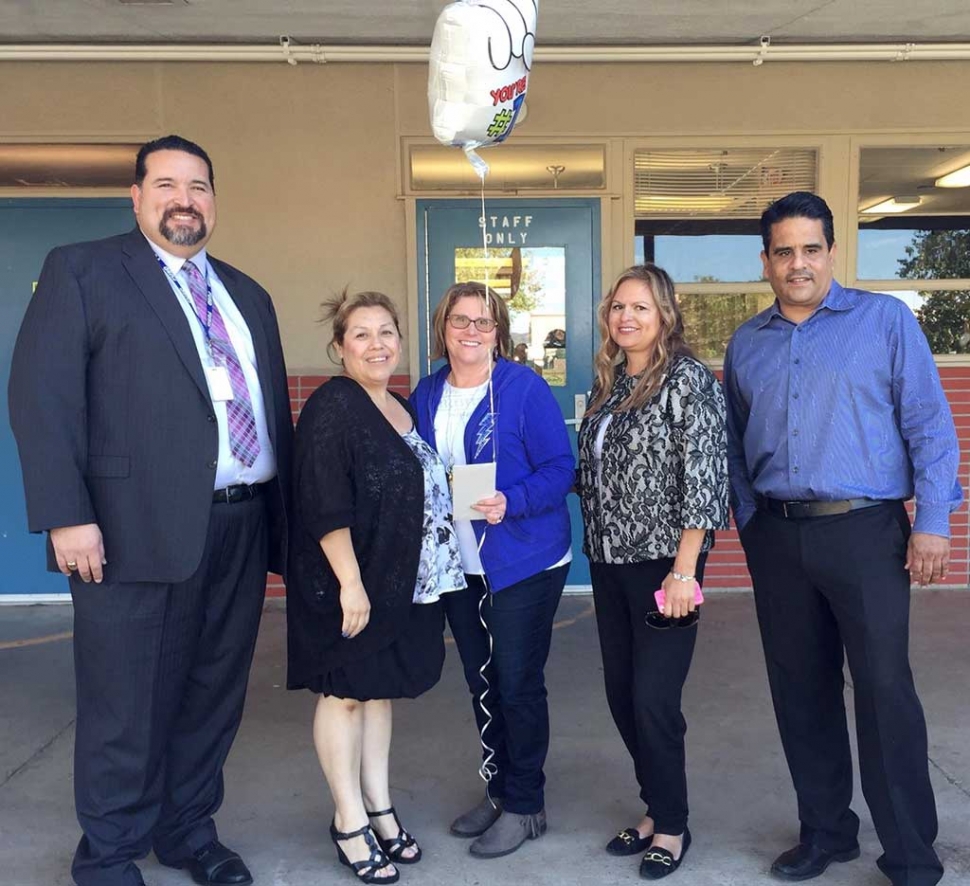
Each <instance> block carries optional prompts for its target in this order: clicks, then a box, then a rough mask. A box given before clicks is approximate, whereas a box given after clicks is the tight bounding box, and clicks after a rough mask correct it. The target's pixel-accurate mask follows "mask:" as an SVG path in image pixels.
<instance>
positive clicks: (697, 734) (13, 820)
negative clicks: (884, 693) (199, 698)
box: [0, 591, 970, 886]
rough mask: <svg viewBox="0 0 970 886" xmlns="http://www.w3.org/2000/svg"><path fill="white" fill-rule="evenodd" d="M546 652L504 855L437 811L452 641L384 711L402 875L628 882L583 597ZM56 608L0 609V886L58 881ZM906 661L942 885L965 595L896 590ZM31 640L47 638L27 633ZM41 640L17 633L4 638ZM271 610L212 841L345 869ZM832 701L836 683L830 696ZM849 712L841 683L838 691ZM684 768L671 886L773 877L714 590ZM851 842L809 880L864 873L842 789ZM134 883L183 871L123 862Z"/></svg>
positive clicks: (763, 779) (459, 758) (624, 812)
mask: <svg viewBox="0 0 970 886" xmlns="http://www.w3.org/2000/svg"><path fill="white" fill-rule="evenodd" d="M558 618H559V621H558V625H557V630H556V634H555V637H554V640H553V649H552V656H551V659H550V663H549V667H548V672H547V673H548V685H549V702H550V710H551V716H552V730H553V738H552V747H551V750H550V754H549V760H548V763H547V766H546V775H547V780H548V783H547V795H546V809H547V812H548V816H549V832H548V834H547V835H546V836H545V837H543V838H542V839H541V840H537V841H535V842H532V843H527V844H526V845H525V846H524V847H523V848H522V849H521V850H520V851H519V852H517V853H515V854H514V855H511V856H509V857H507V858H504V859H498V860H494V861H478V860H476V859H473V858H472V857H471V856H469V855H468V852H467V848H468V843H467V842H464V841H461V840H458V839H456V838H454V837H451V836H449V834H448V823H449V822H450V820H451V818H452V817H453V816H454V815H455V814H457V813H458V812H461V811H463V810H464V809H465V808H466V807H468V806H470V805H471V804H473V803H474V802H476V801H477V799H478V798H479V797H480V796H481V792H482V786H481V783H480V782H479V780H478V777H477V775H476V766H477V760H478V747H477V740H476V735H475V731H474V725H473V721H472V716H471V708H470V705H469V703H468V700H467V694H466V689H465V687H464V683H463V681H462V678H461V672H460V668H459V665H458V659H457V655H456V653H455V650H454V647H453V646H450V647H449V652H448V660H447V662H446V665H445V674H444V677H443V679H442V681H441V683H440V684H439V685H438V686H437V687H436V688H435V689H434V690H433V691H431V692H430V693H428V694H427V695H426V696H424V697H423V698H421V699H418V700H417V701H413V702H399V703H397V704H396V706H395V735H394V744H393V751H392V772H391V776H392V785H393V794H394V802H395V804H396V805H397V808H398V810H399V811H400V813H401V817H402V819H403V821H404V822H405V824H406V826H407V827H408V829H410V830H411V831H412V832H413V833H414V834H415V835H416V836H417V837H418V838H419V840H420V842H421V844H422V846H423V847H424V853H425V859H424V860H423V861H422V862H421V864H420V865H418V866H417V867H413V868H408V867H402V870H401V882H402V883H421V884H427V886H437V884H441V886H445V884H448V886H453V884H459V886H460V884H469V886H473V884H489V886H504V884H520V883H530V884H537V886H538V884H573V883H576V884H579V883H584V884H585V883H599V884H604V886H608V884H618V883H630V882H633V881H634V880H636V879H637V865H638V858H637V857H633V858H628V859H615V858H611V857H610V856H608V855H606V854H605V853H604V852H603V850H602V847H603V845H604V844H605V842H606V841H607V840H608V839H609V838H610V836H612V834H613V833H614V832H615V831H616V830H617V829H619V828H621V827H626V826H628V825H631V824H633V823H634V822H635V821H636V819H637V818H638V816H639V814H640V813H641V812H642V808H641V806H640V804H639V801H638V799H637V791H636V789H635V787H634V783H633V777H632V766H631V764H630V762H629V759H628V757H627V755H626V752H625V750H624V749H623V747H622V745H621V742H620V739H619V737H618V735H617V734H616V730H615V728H614V726H613V723H612V721H611V719H610V716H609V713H608V711H607V708H606V702H605V699H604V695H603V687H602V673H601V665H600V659H599V650H598V646H597V640H596V630H595V621H594V618H593V612H592V601H591V599H590V598H589V597H567V598H564V600H563V603H562V605H561V606H560V611H559V616H558ZM70 629H71V611H70V608H69V607H64V606H57V607H54V606H52V607H16V608H0V884H3V886H34V884H45V886H52V884H57V886H61V884H64V886H67V884H70V883H71V878H70V873H69V869H70V861H71V856H72V854H73V850H74V846H75V844H76V842H77V839H78V836H79V831H78V827H77V822H76V820H75V818H74V811H73V800H72V779H71V770H72V759H71V757H72V752H73V743H74V729H73V722H74V677H73V666H72V660H71V641H70V638H69V636H68V637H61V638H60V639H58V635H61V634H65V633H68V632H69V631H70ZM912 636H913V642H912V657H913V663H914V669H915V672H916V679H917V684H918V686H919V689H920V692H921V696H922V700H923V704H924V707H925V709H926V714H927V720H928V721H929V726H930V764H931V771H932V777H933V783H934V786H935V789H936V792H937V793H936V796H937V804H938V807H939V813H940V837H939V841H938V843H937V847H938V850H939V852H940V855H941V856H942V858H943V861H944V864H945V865H946V867H947V875H946V877H945V878H944V880H943V883H944V884H947V886H957V884H970V706H968V704H967V701H968V689H967V687H968V677H970V643H968V637H970V593H966V592H961V591H930V592H920V593H918V594H915V595H914V603H913V630H912ZM44 638H47V639H44ZM38 639H39V640H41V642H36V643H30V644H29V645H23V642H22V641H33V640H38ZM284 653H285V614H284V613H283V611H282V610H280V609H279V608H278V607H276V606H273V605H271V606H269V607H268V608H267V610H266V612H265V614H264V618H263V623H262V630H261V634H260V638H259V645H258V648H257V653H256V663H255V665H254V667H253V672H252V679H251V682H250V693H249V700H248V706H247V711H246V717H245V719H244V721H243V726H242V729H241V731H240V734H239V737H238V739H237V741H236V744H235V747H234V749H233V752H232V756H231V757H230V760H229V764H228V767H227V771H226V786H227V790H226V801H225V804H224V806H223V808H222V811H221V812H220V814H219V816H218V819H217V821H218V825H219V831H220V836H221V837H222V839H223V840H224V841H225V842H226V843H227V844H228V845H229V846H231V847H232V848H233V849H236V850H237V851H239V852H240V853H241V854H242V855H243V857H244V858H245V859H246V861H247V863H248V864H249V866H250V868H251V869H252V871H253V874H254V876H255V878H256V884H257V886H318V884H330V883H335V884H340V883H345V884H350V883H352V882H353V878H352V876H351V874H350V872H349V871H348V870H347V869H345V868H342V867H340V866H339V865H338V863H337V860H336V855H335V852H334V849H333V846H332V845H331V843H330V840H329V836H328V834H327V827H328V824H329V822H330V818H331V815H332V812H333V808H332V804H331V801H330V797H329V794H328V792H327V788H326V784H325V783H324V781H323V776H322V775H321V773H320V770H319V767H318V764H317V761H316V756H315V754H314V751H313V746H312V742H311V736H310V718H311V714H312V709H313V698H312V696H310V695H309V694H308V693H305V692H303V693H291V692H287V691H286V690H285V689H284V688H283V687H284V684H285V654H284ZM847 694H848V695H849V696H851V694H852V693H851V689H849V690H848V693H847ZM849 702H850V707H851V697H850V699H849ZM685 713H686V716H687V721H688V724H689V732H688V765H689V778H690V787H691V831H692V833H693V835H694V845H693V847H692V849H691V851H690V854H689V855H688V857H687V859H686V860H685V862H684V865H683V867H682V868H681V869H680V871H678V873H677V874H676V875H675V880H674V882H676V883H679V884H683V886H731V884H741V883H744V884H757V883H771V882H776V881H774V880H773V879H772V878H771V877H770V876H769V875H768V867H769V865H770V864H771V861H772V860H773V858H774V857H775V856H776V855H777V854H778V853H779V852H781V851H782V850H783V849H786V848H788V847H789V846H790V845H792V844H793V843H794V842H796V839H797V821H796V814H795V800H794V796H793V793H792V789H791V783H790V780H789V777H788V771H787V768H786V765H785V761H784V757H783V756H782V753H781V746H780V742H779V740H778V734H777V730H776V728H775V724H774V719H773V716H772V713H771V705H770V702H769V698H768V691H767V681H766V678H765V673H764V665H763V661H762V656H761V647H760V641H759V639H758V633H757V626H756V623H755V616H754V603H753V599H752V598H751V596H750V595H746V594H717V595H712V599H710V600H709V602H708V604H707V605H706V606H705V607H704V618H703V620H702V623H701V635H700V637H699V642H698V647H697V654H696V656H695V659H694V665H693V668H692V671H691V676H690V679H689V681H688V685H687V689H686V698H685ZM856 796H857V799H856V802H855V804H854V805H855V809H856V811H857V812H858V813H859V815H860V817H861V818H862V833H861V835H860V836H861V842H862V857H861V858H860V859H859V860H858V861H855V862H852V863H850V864H838V865H833V866H832V867H831V868H830V869H829V871H828V872H827V873H826V875H825V876H824V878H822V879H821V880H820V881H819V882H824V883H826V884H832V886H835V884H840V886H846V884H852V886H880V884H886V883H888V881H887V880H886V879H885V878H884V877H883V876H882V875H881V874H880V873H879V872H878V870H877V869H876V867H875V864H874V862H875V859H876V857H877V856H878V855H879V854H880V851H881V850H880V848H879V844H878V841H877V840H876V837H875V834H874V832H873V829H872V823H871V820H870V819H869V815H868V811H867V810H866V808H865V804H864V802H863V800H862V795H861V791H859V790H857V792H856ZM142 871H143V873H144V876H145V880H146V883H148V884H149V886H188V884H190V883H191V880H190V879H189V877H188V876H187V875H186V874H184V873H181V872H178V871H172V870H169V869H167V868H162V867H160V866H159V865H158V864H157V863H156V862H155V860H154V858H151V859H146V860H145V861H144V862H143V863H142Z"/></svg>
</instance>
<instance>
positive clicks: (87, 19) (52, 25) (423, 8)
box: [0, 0, 970, 48]
mask: <svg viewBox="0 0 970 886" xmlns="http://www.w3.org/2000/svg"><path fill="white" fill-rule="evenodd" d="M445 5H446V2H445V0H0V42H2V43H4V44H7V45H9V44H49V43H96V44H112V43H126V44H167V43H205V44H231V43H255V44H265V43H268V42H276V41H278V38H279V37H280V36H282V35H288V36H289V38H290V40H291V42H292V44H293V45H294V46H311V45H316V44H320V45H327V46H329V45H341V44H342V45H382V46H398V47H426V46H427V45H428V43H429V42H430V39H431V34H432V31H433V30H434V23H435V20H436V18H437V16H438V13H439V12H440V11H441V9H442V8H443V7H444V6H445ZM537 31H538V34H537V37H538V44H539V46H540V47H547V48H550V47H555V46H563V47H589V46H663V45H670V46H699V45H704V44H718V45H726V46H753V45H758V43H759V40H760V39H761V38H762V37H769V38H770V40H771V44H772V46H779V45H781V46H785V45H795V44H830V43H835V44H858V43H886V44H897V43H901V44H907V43H917V44H924V43H932V44H938V43H953V42H956V43H959V42H964V41H968V40H970V3H968V2H967V0H928V2H923V3H913V2H912V0H868V2H860V0H828V2H826V0H758V2H752V0H716V2H714V0H654V2H652V3H648V4H644V3H641V2H633V0H541V2H540V7H539V25H538V29H537Z"/></svg>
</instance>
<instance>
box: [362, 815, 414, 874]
mask: <svg viewBox="0 0 970 886" xmlns="http://www.w3.org/2000/svg"><path fill="white" fill-rule="evenodd" d="M382 815H393V816H394V824H396V825H397V836H396V837H392V838H391V839H390V840H385V839H384V838H383V837H382V836H381V835H380V834H378V833H377V832H376V831H375V835H376V836H377V842H378V843H380V844H381V849H383V850H384V852H386V853H387V857H388V858H389V859H390V860H391V861H393V862H394V863H395V864H417V863H418V862H419V861H421V847H420V846H418V841H417V840H415V839H414V837H412V836H411V835H410V834H409V833H408V832H407V831H406V830H404V826H403V825H402V824H401V820H400V819H399V818H398V817H397V812H395V811H394V807H393V806H389V807H388V808H387V809H382V810H381V811H380V812H368V813H367V817H368V818H380V817H381V816H382ZM412 846H413V847H414V848H415V849H417V850H418V851H417V852H415V853H414V855H404V854H403V853H404V851H405V850H406V849H410V848H411V847H412Z"/></svg>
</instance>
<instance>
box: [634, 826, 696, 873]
mask: <svg viewBox="0 0 970 886" xmlns="http://www.w3.org/2000/svg"><path fill="white" fill-rule="evenodd" d="M688 849H690V830H689V829H687V828H685V829H684V838H683V841H682V843H681V847H680V858H674V854H673V853H672V852H671V851H670V850H669V849H661V848H660V847H659V846H654V847H653V848H652V849H650V850H649V851H648V852H647V854H646V855H644V856H643V860H642V861H641V862H640V876H641V877H644V878H645V879H647V880H660V879H662V878H663V877H667V876H669V875H670V874H672V873H673V872H674V871H676V870H677V868H679V867H680V863H681V862H682V861H683V860H684V856H685V855H687V850H688Z"/></svg>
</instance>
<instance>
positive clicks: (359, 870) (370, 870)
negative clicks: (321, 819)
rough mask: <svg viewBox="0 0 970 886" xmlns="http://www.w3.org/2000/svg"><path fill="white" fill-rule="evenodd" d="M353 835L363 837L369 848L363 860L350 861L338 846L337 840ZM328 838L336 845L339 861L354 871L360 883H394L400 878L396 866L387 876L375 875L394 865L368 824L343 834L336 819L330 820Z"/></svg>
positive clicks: (350, 838)
mask: <svg viewBox="0 0 970 886" xmlns="http://www.w3.org/2000/svg"><path fill="white" fill-rule="evenodd" d="M354 837H363V838H364V841H365V842H366V843H367V848H368V849H369V850H370V855H369V856H368V857H367V858H366V859H364V860H363V861H351V860H350V859H349V858H347V853H346V852H344V851H343V849H341V848H340V842H339V841H341V840H352V839H353V838H354ZM330 839H331V840H333V845H334V846H336V847H337V858H338V859H339V860H340V863H341V864H343V865H346V866H347V867H348V868H350V869H351V870H352V871H353V872H354V876H355V877H357V879H358V880H360V881H361V882H362V883H396V882H397V881H398V880H399V879H400V878H401V872H400V871H399V870H397V868H395V869H394V873H393V874H391V875H390V876H389V877H379V876H377V872H378V871H380V870H382V869H384V868H386V867H388V866H390V867H394V866H393V865H392V864H391V860H390V859H389V858H388V857H387V855H386V853H385V852H384V850H383V849H381V847H380V845H379V843H378V840H379V839H380V838H379V837H378V836H377V834H375V833H374V829H373V828H372V827H371V826H370V825H369V824H365V825H364V826H363V827H362V828H357V830H356V831H350V832H349V833H346V834H345V833H343V832H342V831H338V830H337V824H336V821H332V822H330Z"/></svg>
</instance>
